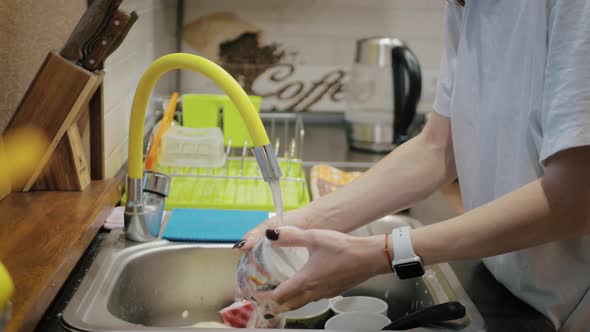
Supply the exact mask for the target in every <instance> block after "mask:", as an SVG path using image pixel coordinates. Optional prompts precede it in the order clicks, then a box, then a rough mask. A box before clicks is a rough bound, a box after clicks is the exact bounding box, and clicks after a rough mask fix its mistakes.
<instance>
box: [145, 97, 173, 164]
mask: <svg viewBox="0 0 590 332" xmlns="http://www.w3.org/2000/svg"><path fill="white" fill-rule="evenodd" d="M177 99H178V92H174V93H173V94H172V97H170V102H169V103H168V106H167V107H166V111H165V112H164V117H163V118H162V122H161V123H160V127H159V128H158V132H157V133H156V137H155V138H154V143H153V144H152V146H151V147H150V150H149V151H148V155H147V158H146V160H145V168H146V169H148V170H151V169H152V167H153V166H154V165H155V164H156V162H157V158H158V155H159V154H160V143H161V141H162V136H164V134H165V133H166V131H168V129H169V128H170V126H171V125H172V120H173V119H174V112H176V101H177Z"/></svg>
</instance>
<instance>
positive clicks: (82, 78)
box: [6, 52, 104, 191]
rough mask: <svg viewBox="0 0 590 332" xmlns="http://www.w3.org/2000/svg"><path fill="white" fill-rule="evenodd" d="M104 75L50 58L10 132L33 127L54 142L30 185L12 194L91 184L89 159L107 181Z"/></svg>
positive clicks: (56, 56)
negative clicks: (86, 131)
mask: <svg viewBox="0 0 590 332" xmlns="http://www.w3.org/2000/svg"><path fill="white" fill-rule="evenodd" d="M103 77H104V74H103V73H102V72H101V73H92V72H89V71H87V70H85V69H84V68H82V67H80V66H78V65H76V64H74V63H72V62H70V61H67V60H66V59H64V58H63V57H61V56H60V55H59V54H57V53H56V52H51V53H49V54H48V55H47V58H46V59H45V61H44V62H43V65H42V66H41V68H40V69H39V71H38V72H37V75H36V76H35V79H34V80H33V82H32V83H31V85H30V86H29V88H28V90H27V92H26V93H25V96H24V97H23V99H22V100H21V102H20V104H19V106H18V109H17V111H16V113H15V115H14V117H13V118H12V120H11V121H10V123H9V124H8V128H7V129H6V131H7V132H10V131H11V130H13V129H15V128H19V127H21V126H35V127H37V128H40V129H42V130H43V132H44V133H45V135H46V136H47V139H48V140H49V142H50V144H49V147H48V149H47V151H46V152H45V154H44V155H43V157H42V158H41V160H40V163H39V165H38V167H37V168H36V169H35V171H34V172H33V174H32V175H31V177H30V178H29V180H28V181H27V183H26V185H25V186H24V187H22V188H13V189H14V190H22V191H29V190H31V189H33V188H34V189H38V190H57V191H65V190H68V191H71V190H75V191H80V190H83V189H84V188H85V187H86V186H87V185H88V184H89V183H90V180H91V177H90V168H89V166H88V157H87V155H90V156H91V160H92V164H95V165H98V166H97V167H96V168H99V169H96V170H94V174H93V175H94V176H93V177H94V178H97V179H98V178H102V177H104V174H102V173H103V169H102V163H103V159H102V157H103V152H102V150H103V143H102V130H103V128H102V124H103V119H102V115H103V112H102V89H100V88H99V87H100V86H101V84H102V81H103ZM85 114H87V115H85ZM82 115H85V116H86V118H88V121H89V125H88V127H90V134H89V135H85V136H87V137H88V139H89V140H90V142H89V143H88V144H85V143H84V142H83V141H82V137H81V135H80V130H79V126H78V122H79V121H80V117H81V116H82ZM83 119H84V117H83ZM82 122H84V121H82ZM93 122H94V123H93ZM83 127H84V128H86V126H83ZM97 131H99V132H97ZM85 146H86V151H85ZM88 148H90V150H91V151H87V150H88ZM93 150H98V151H94V152H93ZM92 157H95V158H94V159H96V158H100V161H98V160H93V158H92Z"/></svg>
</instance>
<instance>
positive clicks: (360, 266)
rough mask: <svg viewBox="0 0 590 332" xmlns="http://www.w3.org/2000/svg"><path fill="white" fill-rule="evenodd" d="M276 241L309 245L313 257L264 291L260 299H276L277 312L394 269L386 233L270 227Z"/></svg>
mask: <svg viewBox="0 0 590 332" xmlns="http://www.w3.org/2000/svg"><path fill="white" fill-rule="evenodd" d="M265 235H266V237H267V238H268V239H269V240H272V241H273V242H272V243H273V245H276V246H282V247H306V248H307V249H308V250H309V254H310V256H309V260H308V262H307V263H306V264H305V266H303V268H302V269H301V270H299V272H297V273H296V274H295V275H294V276H293V277H292V278H290V279H289V280H287V281H284V282H282V283H281V284H280V285H279V286H278V287H277V288H276V289H274V290H272V291H268V292H260V293H258V294H257V295H256V298H257V299H258V300H262V301H268V302H272V303H275V304H276V305H277V306H276V307H277V309H273V310H276V312H273V313H272V314H278V313H281V312H285V311H289V310H294V309H297V308H299V307H301V306H303V305H305V304H307V303H309V302H311V301H316V300H319V299H323V298H329V297H333V296H336V295H340V294H341V293H342V292H343V291H345V290H347V289H349V288H351V287H354V286H356V285H358V284H360V283H362V282H363V281H365V280H367V279H369V278H371V277H373V276H376V275H378V274H384V273H391V265H390V264H391V262H389V260H388V258H387V254H386V253H385V235H378V236H372V237H352V236H349V235H346V234H343V233H339V232H335V231H329V230H315V229H314V230H301V229H297V228H290V227H289V228H279V229H268V230H266V231H265Z"/></svg>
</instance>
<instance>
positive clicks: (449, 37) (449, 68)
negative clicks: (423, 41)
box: [433, 3, 463, 117]
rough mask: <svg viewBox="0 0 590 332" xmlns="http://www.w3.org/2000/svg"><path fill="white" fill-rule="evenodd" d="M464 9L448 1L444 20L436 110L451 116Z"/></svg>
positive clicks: (435, 99)
mask: <svg viewBox="0 0 590 332" xmlns="http://www.w3.org/2000/svg"><path fill="white" fill-rule="evenodd" d="M462 13H463V9H462V8H461V7H459V6H458V5H457V4H455V3H447V6H446V11H445V22H444V36H445V37H444V38H445V40H444V50H443V54H442V58H441V61H440V69H439V73H438V81H437V84H436V96H435V98H434V105H433V108H434V111H435V112H437V113H439V114H441V115H443V116H445V117H450V116H451V96H452V94H453V86H454V76H455V65H456V58H457V48H458V46H459V37H460V33H459V28H460V24H461V16H462Z"/></svg>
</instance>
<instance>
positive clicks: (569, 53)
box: [539, 0, 590, 162]
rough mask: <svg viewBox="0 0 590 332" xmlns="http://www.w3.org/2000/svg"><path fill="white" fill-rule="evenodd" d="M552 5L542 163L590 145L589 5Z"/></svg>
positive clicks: (577, 1)
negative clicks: (563, 153)
mask: <svg viewBox="0 0 590 332" xmlns="http://www.w3.org/2000/svg"><path fill="white" fill-rule="evenodd" d="M551 3H552V7H551V8H550V16H549V21H548V29H547V38H548V39H547V45H548V50H547V62H546V68H545V86H544V92H543V109H542V116H541V129H542V132H543V142H542V147H541V153H540V156H539V158H540V161H541V162H544V161H545V160H546V159H547V158H548V157H550V156H551V155H553V154H555V153H557V152H559V151H562V150H565V149H569V148H573V147H578V146H584V145H590V1H585V0H567V1H563V0H554V1H552V2H551Z"/></svg>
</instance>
